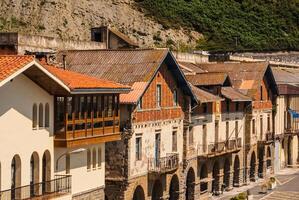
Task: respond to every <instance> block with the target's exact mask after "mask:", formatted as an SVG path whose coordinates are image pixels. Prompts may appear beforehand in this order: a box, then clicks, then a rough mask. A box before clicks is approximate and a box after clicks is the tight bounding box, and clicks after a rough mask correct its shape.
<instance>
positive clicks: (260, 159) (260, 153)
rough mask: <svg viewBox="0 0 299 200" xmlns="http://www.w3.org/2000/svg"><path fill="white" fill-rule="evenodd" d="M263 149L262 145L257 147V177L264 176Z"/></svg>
mask: <svg viewBox="0 0 299 200" xmlns="http://www.w3.org/2000/svg"><path fill="white" fill-rule="evenodd" d="M264 152H265V149H264V147H261V148H260V149H259V154H258V157H259V166H258V177H259V178H263V177H264V155H265V153H264Z"/></svg>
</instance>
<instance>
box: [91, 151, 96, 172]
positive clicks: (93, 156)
mask: <svg viewBox="0 0 299 200" xmlns="http://www.w3.org/2000/svg"><path fill="white" fill-rule="evenodd" d="M96 167H97V151H96V149H95V148H94V149H93V151H92V168H94V169H95V168H96Z"/></svg>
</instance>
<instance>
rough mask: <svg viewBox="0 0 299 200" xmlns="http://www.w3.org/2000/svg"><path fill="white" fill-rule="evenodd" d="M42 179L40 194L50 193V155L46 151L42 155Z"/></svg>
mask: <svg viewBox="0 0 299 200" xmlns="http://www.w3.org/2000/svg"><path fill="white" fill-rule="evenodd" d="M42 179H43V180H42V182H43V184H42V192H43V194H44V193H47V192H49V191H51V185H50V184H49V183H50V182H49V181H50V180H51V155H50V152H49V151H48V150H46V151H45V153H44V155H43V164H42Z"/></svg>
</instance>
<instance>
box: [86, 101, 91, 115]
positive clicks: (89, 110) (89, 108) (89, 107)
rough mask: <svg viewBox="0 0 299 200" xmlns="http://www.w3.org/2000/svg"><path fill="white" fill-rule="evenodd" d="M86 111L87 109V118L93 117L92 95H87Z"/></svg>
mask: <svg viewBox="0 0 299 200" xmlns="http://www.w3.org/2000/svg"><path fill="white" fill-rule="evenodd" d="M86 111H87V118H91V111H92V102H91V96H88V97H86Z"/></svg>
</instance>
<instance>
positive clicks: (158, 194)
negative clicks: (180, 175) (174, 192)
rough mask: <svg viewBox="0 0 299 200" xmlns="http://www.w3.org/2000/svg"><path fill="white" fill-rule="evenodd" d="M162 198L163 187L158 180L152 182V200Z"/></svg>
mask: <svg viewBox="0 0 299 200" xmlns="http://www.w3.org/2000/svg"><path fill="white" fill-rule="evenodd" d="M162 196H163V186H162V183H161V181H160V180H156V181H155V182H154V186H153V190H152V200H160V199H162Z"/></svg>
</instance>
